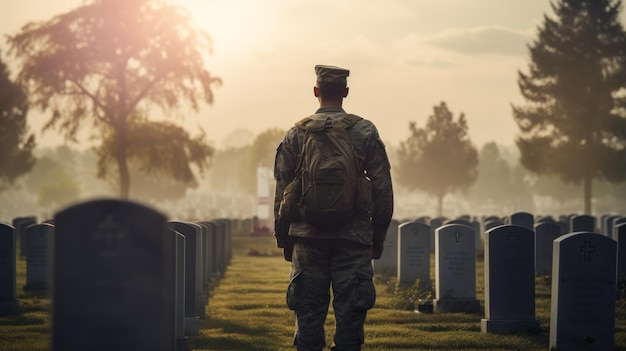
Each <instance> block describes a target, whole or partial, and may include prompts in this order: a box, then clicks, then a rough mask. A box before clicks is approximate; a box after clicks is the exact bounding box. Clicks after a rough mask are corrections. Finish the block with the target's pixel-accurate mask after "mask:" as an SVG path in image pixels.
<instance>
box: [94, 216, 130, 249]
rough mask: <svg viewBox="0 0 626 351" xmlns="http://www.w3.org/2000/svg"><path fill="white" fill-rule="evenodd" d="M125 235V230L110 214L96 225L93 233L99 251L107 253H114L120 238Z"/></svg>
mask: <svg viewBox="0 0 626 351" xmlns="http://www.w3.org/2000/svg"><path fill="white" fill-rule="evenodd" d="M125 236H126V232H125V231H124V230H123V229H122V228H121V227H120V226H119V223H118V221H117V220H116V219H115V217H114V216H113V215H110V214H109V215H107V216H106V217H105V219H104V220H103V221H102V222H101V223H100V224H99V225H98V229H97V230H96V233H95V234H94V237H95V238H96V239H97V240H98V243H99V244H100V249H101V253H103V254H107V255H111V254H114V251H115V250H117V248H118V245H119V243H120V241H121V239H123V238H124V237H125Z"/></svg>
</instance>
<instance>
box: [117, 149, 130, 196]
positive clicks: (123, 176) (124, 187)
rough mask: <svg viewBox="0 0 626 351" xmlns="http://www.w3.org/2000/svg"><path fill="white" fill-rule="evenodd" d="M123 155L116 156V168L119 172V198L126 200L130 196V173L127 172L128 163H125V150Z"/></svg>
mask: <svg viewBox="0 0 626 351" xmlns="http://www.w3.org/2000/svg"><path fill="white" fill-rule="evenodd" d="M122 153H123V155H120V156H118V159H117V167H118V169H119V170H120V197H121V198H122V199H128V195H129V194H130V173H129V172H128V162H127V161H126V149H125V148H124V151H123V152H122Z"/></svg>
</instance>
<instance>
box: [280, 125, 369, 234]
mask: <svg viewBox="0 0 626 351" xmlns="http://www.w3.org/2000/svg"><path fill="white" fill-rule="evenodd" d="M359 120H361V117H358V116H355V115H344V116H342V117H341V118H338V119H333V118H331V117H330V116H327V117H326V118H325V119H314V118H311V117H307V118H304V119H302V120H301V121H299V122H297V123H296V126H298V128H300V129H303V130H304V131H305V133H304V139H303V142H302V149H301V152H300V155H299V157H298V166H297V169H296V178H295V179H294V181H293V182H292V183H290V184H289V185H288V186H287V187H286V189H285V192H284V195H283V203H281V207H282V208H281V209H280V210H282V212H283V213H285V212H287V213H288V215H287V216H288V217H290V218H289V220H291V221H293V220H295V219H302V220H304V221H306V222H307V223H309V224H311V225H314V226H317V227H321V228H332V227H337V226H340V225H343V224H345V223H347V222H350V221H351V220H352V219H353V218H354V214H355V213H356V212H357V210H358V209H359V208H358V207H357V196H358V191H359V189H360V188H362V186H363V185H362V184H360V183H361V182H363V181H366V177H365V174H364V172H363V168H362V167H359V163H358V158H357V155H356V151H355V150H354V148H353V146H352V143H351V142H350V137H349V135H348V131H347V129H348V128H350V127H351V126H352V125H354V124H355V123H356V122H358V121H359ZM367 182H368V183H369V181H367ZM369 189H370V190H369V191H370V192H371V188H369ZM370 199H371V195H370ZM296 201H297V208H296V206H295V204H294V202H296ZM296 211H297V213H295V212H296ZM279 213H281V211H279Z"/></svg>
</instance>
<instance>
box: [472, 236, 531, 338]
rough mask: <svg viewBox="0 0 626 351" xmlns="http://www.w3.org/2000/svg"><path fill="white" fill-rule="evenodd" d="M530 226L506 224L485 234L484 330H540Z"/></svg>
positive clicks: (481, 326) (489, 331)
mask: <svg viewBox="0 0 626 351" xmlns="http://www.w3.org/2000/svg"><path fill="white" fill-rule="evenodd" d="M534 236H535V234H534V232H533V231H532V230H530V229H528V228H524V227H520V226H515V225H503V226H499V227H495V228H493V229H491V230H489V231H487V233H486V234H485V318H484V319H482V320H481V321H480V329H481V331H482V332H483V333H496V334H509V333H520V332H526V333H538V332H539V330H540V328H539V321H538V320H537V319H535V240H534Z"/></svg>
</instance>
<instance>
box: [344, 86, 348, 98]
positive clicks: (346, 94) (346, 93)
mask: <svg viewBox="0 0 626 351" xmlns="http://www.w3.org/2000/svg"><path fill="white" fill-rule="evenodd" d="M349 92H350V88H349V87H346V92H345V93H344V94H343V97H348V93H349Z"/></svg>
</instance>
